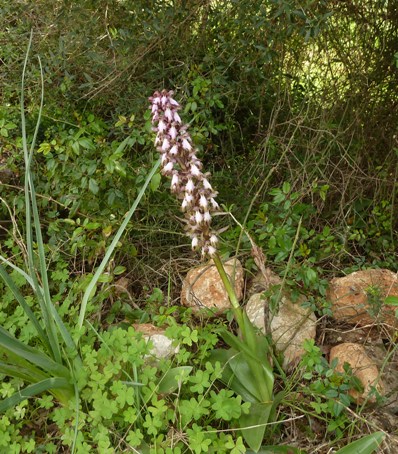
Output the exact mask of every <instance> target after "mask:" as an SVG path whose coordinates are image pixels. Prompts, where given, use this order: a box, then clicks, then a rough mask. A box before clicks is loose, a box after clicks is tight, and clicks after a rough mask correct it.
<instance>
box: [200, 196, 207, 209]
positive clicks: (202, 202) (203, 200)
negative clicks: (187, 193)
mask: <svg viewBox="0 0 398 454" xmlns="http://www.w3.org/2000/svg"><path fill="white" fill-rule="evenodd" d="M199 205H200V206H201V207H203V208H207V205H208V203H207V199H206V197H205V196H204V195H201V196H200V200H199Z"/></svg>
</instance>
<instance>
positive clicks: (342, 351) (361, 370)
mask: <svg viewBox="0 0 398 454" xmlns="http://www.w3.org/2000/svg"><path fill="white" fill-rule="evenodd" d="M335 358H337V359H338V363H337V367H336V371H337V372H342V373H344V363H348V364H349V365H350V366H351V368H352V371H353V374H354V375H355V376H356V377H358V379H359V380H360V382H361V383H362V386H363V388H364V391H363V393H360V392H359V391H357V390H355V389H352V390H350V391H349V394H350V395H351V396H352V397H353V398H354V399H355V400H356V401H357V403H359V404H361V403H363V402H364V401H365V399H366V398H367V396H368V395H369V392H370V391H371V390H372V387H375V388H376V390H377V392H378V393H379V394H380V395H384V384H383V382H382V381H381V379H380V376H379V375H380V374H379V370H378V368H377V366H376V364H375V362H374V361H373V360H371V359H370V358H369V356H368V355H367V354H366V351H365V348H364V347H363V346H362V345H360V344H354V343H351V342H346V343H344V344H340V345H336V346H335V347H332V348H331V350H330V362H332V361H333V359H335ZM369 401H370V402H374V401H375V396H372V397H370V398H369Z"/></svg>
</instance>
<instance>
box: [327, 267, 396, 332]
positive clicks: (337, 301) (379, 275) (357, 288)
mask: <svg viewBox="0 0 398 454" xmlns="http://www.w3.org/2000/svg"><path fill="white" fill-rule="evenodd" d="M387 296H398V275H397V274H396V273H393V272H391V271H389V270H383V269H375V270H365V271H356V272H355V273H351V274H349V275H348V276H345V277H341V278H335V279H333V280H332V281H331V282H330V285H329V289H328V291H327V295H326V298H327V299H328V301H330V303H331V305H332V307H331V309H332V312H333V316H334V318H335V319H337V320H343V321H345V322H348V323H352V324H358V325H361V326H364V325H371V324H374V323H375V322H377V323H386V324H388V325H390V326H392V327H394V326H395V327H396V326H398V323H397V319H396V317H395V309H396V308H395V307H394V306H391V305H385V304H384V299H385V298H386V297H387Z"/></svg>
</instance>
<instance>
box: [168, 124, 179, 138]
mask: <svg viewBox="0 0 398 454" xmlns="http://www.w3.org/2000/svg"><path fill="white" fill-rule="evenodd" d="M169 134H170V137H171V138H172V139H173V140H174V139H175V138H176V137H177V129H176V127H175V126H172V127H171V128H170V131H169Z"/></svg>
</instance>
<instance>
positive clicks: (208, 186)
mask: <svg viewBox="0 0 398 454" xmlns="http://www.w3.org/2000/svg"><path fill="white" fill-rule="evenodd" d="M202 182H203V187H204V188H205V189H209V190H210V191H212V190H213V188H212V187H211V184H210V183H209V180H208V179H207V178H203V180H202Z"/></svg>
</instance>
